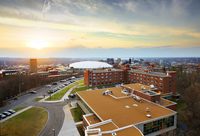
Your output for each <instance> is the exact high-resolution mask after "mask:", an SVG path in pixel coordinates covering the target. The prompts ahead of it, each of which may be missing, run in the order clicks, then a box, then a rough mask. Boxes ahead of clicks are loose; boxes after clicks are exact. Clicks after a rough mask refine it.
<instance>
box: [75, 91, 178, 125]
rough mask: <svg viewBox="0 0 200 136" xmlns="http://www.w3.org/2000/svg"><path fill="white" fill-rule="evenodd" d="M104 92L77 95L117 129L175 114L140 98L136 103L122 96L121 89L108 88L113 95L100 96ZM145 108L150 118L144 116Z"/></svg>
mask: <svg viewBox="0 0 200 136" xmlns="http://www.w3.org/2000/svg"><path fill="white" fill-rule="evenodd" d="M106 90H107V89H101V90H89V91H82V92H78V93H77V94H78V96H79V97H80V98H81V99H82V100H83V101H84V102H85V104H86V105H87V106H88V107H89V108H90V109H91V110H92V111H93V112H94V113H95V115H96V116H97V117H98V118H99V119H100V120H101V121H104V120H108V119H112V121H113V122H114V123H115V124H116V125H117V126H118V127H123V126H127V125H131V124H137V123H140V122H143V121H148V120H152V119H155V118H158V117H161V116H169V115H172V114H175V113H176V112H175V111H172V110H170V109H167V108H165V107H163V106H160V105H158V104H155V103H152V102H150V101H147V100H145V99H142V98H141V99H142V102H139V101H136V100H135V99H133V98H132V97H129V96H126V95H124V94H122V93H121V92H122V87H114V88H109V90H112V92H113V95H102V93H103V92H104V91H106ZM120 94H122V95H120ZM113 96H115V97H113ZM120 97H123V98H120ZM147 108H148V109H149V111H150V114H151V117H150V118H149V117H147V116H146V115H147V110H146V109H147ZM105 111H106V112H105Z"/></svg>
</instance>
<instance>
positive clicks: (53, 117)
mask: <svg viewBox="0 0 200 136" xmlns="http://www.w3.org/2000/svg"><path fill="white" fill-rule="evenodd" d="M60 84H61V83H58V85H57V86H59V85H60ZM54 87H56V86H54ZM34 90H35V91H37V94H25V95H23V96H20V97H18V100H11V101H10V102H9V104H8V105H6V106H4V107H1V108H0V112H3V111H6V110H8V109H14V108H16V107H19V106H20V107H21V106H22V107H23V106H25V107H27V106H38V107H43V108H45V109H47V111H48V113H49V118H48V121H47V124H46V126H45V128H44V129H43V130H42V131H41V133H40V135H39V136H54V132H53V129H55V135H56V136H57V135H58V133H59V132H60V129H61V128H62V125H63V121H64V116H65V114H64V111H63V107H64V106H65V105H66V104H67V102H58V103H44V102H36V101H35V100H34V99H35V98H37V97H38V96H43V95H44V94H46V93H47V91H48V90H49V87H46V86H42V87H40V88H35V89H34Z"/></svg>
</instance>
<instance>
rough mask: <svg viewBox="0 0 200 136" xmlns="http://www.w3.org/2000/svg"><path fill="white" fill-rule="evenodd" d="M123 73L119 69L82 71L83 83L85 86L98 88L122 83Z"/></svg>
mask: <svg viewBox="0 0 200 136" xmlns="http://www.w3.org/2000/svg"><path fill="white" fill-rule="evenodd" d="M124 79H125V74H124V71H123V70H121V69H96V70H85V71H84V83H85V85H87V86H100V85H109V84H117V83H123V82H125V81H124Z"/></svg>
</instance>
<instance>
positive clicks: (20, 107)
mask: <svg viewBox="0 0 200 136" xmlns="http://www.w3.org/2000/svg"><path fill="white" fill-rule="evenodd" d="M24 108H25V107H24V106H18V107H16V108H15V109H14V111H16V112H17V111H20V110H22V109H24Z"/></svg>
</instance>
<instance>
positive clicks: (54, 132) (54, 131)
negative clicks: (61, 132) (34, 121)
mask: <svg viewBox="0 0 200 136" xmlns="http://www.w3.org/2000/svg"><path fill="white" fill-rule="evenodd" d="M52 131H53V135H54V136H56V130H55V129H54V128H53V129H52Z"/></svg>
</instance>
